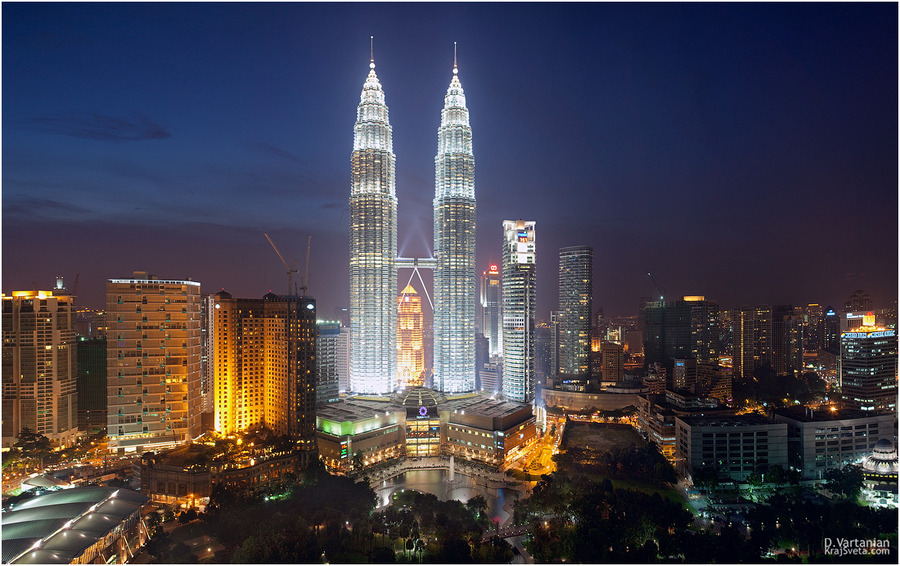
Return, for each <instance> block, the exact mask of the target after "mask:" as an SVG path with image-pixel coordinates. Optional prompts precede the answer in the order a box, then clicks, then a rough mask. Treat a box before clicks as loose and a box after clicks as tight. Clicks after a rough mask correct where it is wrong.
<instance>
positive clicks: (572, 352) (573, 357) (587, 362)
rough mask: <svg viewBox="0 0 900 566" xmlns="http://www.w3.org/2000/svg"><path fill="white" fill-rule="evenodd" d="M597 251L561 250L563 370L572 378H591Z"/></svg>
mask: <svg viewBox="0 0 900 566" xmlns="http://www.w3.org/2000/svg"><path fill="white" fill-rule="evenodd" d="M593 288H594V248H592V247H591V246H571V247H566V248H560V249H559V354H558V356H559V369H558V370H557V371H559V373H560V374H562V375H565V376H566V377H567V378H570V379H581V380H583V381H587V380H588V379H590V376H591V313H592V304H591V297H592V296H593Z"/></svg>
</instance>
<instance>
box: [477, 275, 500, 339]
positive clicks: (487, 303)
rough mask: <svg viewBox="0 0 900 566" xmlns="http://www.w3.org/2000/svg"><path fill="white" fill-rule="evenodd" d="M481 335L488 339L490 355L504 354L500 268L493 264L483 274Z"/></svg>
mask: <svg viewBox="0 0 900 566" xmlns="http://www.w3.org/2000/svg"><path fill="white" fill-rule="evenodd" d="M481 333H482V334H484V337H485V338H487V339H488V354H489V355H490V356H499V355H501V354H502V353H503V324H502V319H501V315H500V267H499V266H498V265H497V264H494V263H492V264H491V265H490V266H489V267H488V269H487V270H485V271H484V272H483V273H482V274H481Z"/></svg>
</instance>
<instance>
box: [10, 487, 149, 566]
mask: <svg viewBox="0 0 900 566" xmlns="http://www.w3.org/2000/svg"><path fill="white" fill-rule="evenodd" d="M148 501H149V499H148V498H147V497H145V496H143V495H141V494H140V493H137V492H136V491H131V490H130V489H120V488H114V487H93V486H92V487H76V488H73V489H66V490H62V491H56V492H53V493H48V494H46V495H40V496H38V497H35V498H33V499H28V500H26V501H23V502H22V503H19V504H18V505H16V506H15V507H14V508H13V509H12V510H10V511H7V512H6V513H3V535H2V536H3V551H2V555H3V556H2V561H3V562H5V563H10V562H12V563H16V564H68V563H69V562H71V561H72V560H73V559H74V558H76V557H78V556H80V555H81V554H82V553H83V552H84V551H85V550H86V549H87V548H89V547H90V546H92V545H93V544H95V543H96V542H97V541H99V540H100V539H102V538H103V537H105V536H106V535H107V534H108V533H109V532H110V531H112V530H113V529H115V528H116V527H118V526H119V524H121V523H122V522H123V521H124V520H125V519H127V518H128V517H130V516H131V515H132V514H133V513H135V512H139V511H140V509H141V508H142V507H143V506H144V505H145V504H146V503H147V502H148ZM29 549H31V552H26V551H28V550H29Z"/></svg>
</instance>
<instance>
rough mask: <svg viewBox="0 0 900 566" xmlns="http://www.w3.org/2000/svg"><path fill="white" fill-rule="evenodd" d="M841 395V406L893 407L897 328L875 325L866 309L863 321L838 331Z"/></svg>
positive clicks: (866, 408) (873, 318)
mask: <svg viewBox="0 0 900 566" xmlns="http://www.w3.org/2000/svg"><path fill="white" fill-rule="evenodd" d="M839 372H840V377H841V395H842V398H843V405H844V408H853V409H859V410H862V411H875V412H882V411H896V410H897V332H896V331H895V330H890V329H887V328H884V327H880V326H876V325H875V315H874V314H873V313H871V312H870V313H869V315H868V316H867V317H866V319H865V321H864V322H863V325H862V326H861V327H859V328H854V329H853V331H848V332H844V333H842V334H841V358H840V370H839Z"/></svg>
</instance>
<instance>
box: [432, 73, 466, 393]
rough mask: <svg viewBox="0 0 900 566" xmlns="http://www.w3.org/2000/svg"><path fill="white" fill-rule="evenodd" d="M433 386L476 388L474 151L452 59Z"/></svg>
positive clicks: (440, 187)
mask: <svg viewBox="0 0 900 566" xmlns="http://www.w3.org/2000/svg"><path fill="white" fill-rule="evenodd" d="M434 257H435V259H436V266H435V270H434V388H435V389H437V390H439V391H443V392H445V393H458V392H462V391H473V390H474V389H475V157H474V156H473V154H472V129H471V128H470V127H469V111H468V109H467V108H466V96H465V93H464V92H463V88H462V85H461V84H460V82H459V76H458V69H457V67H456V64H455V62H454V65H453V78H452V79H451V80H450V86H449V87H448V88H447V94H446V96H444V109H443V111H442V112H441V126H440V128H439V129H438V152H437V156H436V157H435V158H434Z"/></svg>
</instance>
